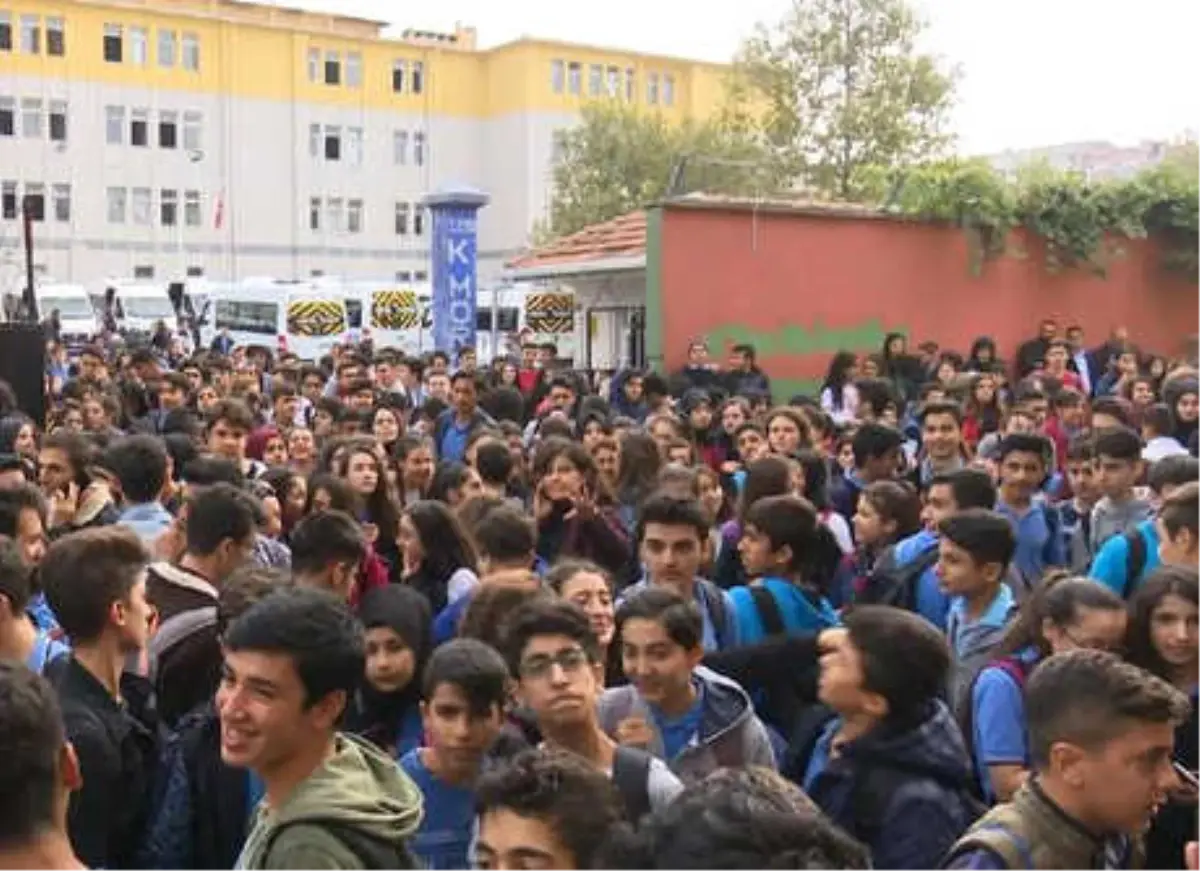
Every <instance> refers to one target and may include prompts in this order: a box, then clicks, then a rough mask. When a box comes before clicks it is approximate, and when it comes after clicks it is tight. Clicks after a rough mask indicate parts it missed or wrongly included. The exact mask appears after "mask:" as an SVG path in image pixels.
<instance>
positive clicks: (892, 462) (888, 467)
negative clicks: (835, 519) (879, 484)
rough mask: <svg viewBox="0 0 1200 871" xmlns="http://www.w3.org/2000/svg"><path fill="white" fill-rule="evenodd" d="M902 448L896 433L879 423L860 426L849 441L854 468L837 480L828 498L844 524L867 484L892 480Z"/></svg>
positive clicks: (850, 515) (854, 508)
mask: <svg viewBox="0 0 1200 871" xmlns="http://www.w3.org/2000/svg"><path fill="white" fill-rule="evenodd" d="M903 445H904V436H902V435H901V434H900V432H899V430H896V429H894V428H893V427H890V426H886V425H884V424H882V423H874V422H868V423H864V424H863V425H862V426H860V427H859V428H858V429H857V430H856V431H855V433H854V438H853V440H852V441H851V447H852V448H853V450H854V468H853V469H851V470H850V471H849V472H847V473H846V475H845V477H844V478H842V479H840V481H839V482H838V483H837V486H835V487H834V488H833V492H832V493H831V494H830V496H831V498H832V499H833V507H834V508H836V509H837V511H838V513H839V514H841V515H842V516H843V517H845V518H846V520H847V521H849V520H850V518H852V517H853V516H854V513H855V512H856V511H857V510H858V494H859V493H861V492H862V491H863V490H864V489H865V488H866V487H867V485H868V484H872V483H874V482H875V481H885V480H887V479H889V478H894V477H896V470H897V468H898V467H899V462H900V449H901V447H902V446H903Z"/></svg>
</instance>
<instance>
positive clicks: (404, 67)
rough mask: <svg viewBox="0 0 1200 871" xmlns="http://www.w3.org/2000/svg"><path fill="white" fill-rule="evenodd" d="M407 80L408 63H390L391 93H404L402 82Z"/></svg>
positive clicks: (398, 61)
mask: <svg viewBox="0 0 1200 871" xmlns="http://www.w3.org/2000/svg"><path fill="white" fill-rule="evenodd" d="M407 78H408V61H406V60H394V61H392V93H393V94H403V93H404V80H405V79H407Z"/></svg>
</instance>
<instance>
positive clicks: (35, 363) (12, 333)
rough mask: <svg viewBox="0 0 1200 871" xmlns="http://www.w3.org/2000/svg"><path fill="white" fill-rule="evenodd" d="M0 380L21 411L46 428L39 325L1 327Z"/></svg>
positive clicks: (43, 344)
mask: <svg viewBox="0 0 1200 871" xmlns="http://www.w3.org/2000/svg"><path fill="white" fill-rule="evenodd" d="M0 378H2V379H4V380H5V381H7V382H8V383H9V385H11V386H12V389H13V391H14V392H15V393H16V394H17V402H18V403H19V404H20V406H21V411H23V412H25V413H26V414H27V415H29V416H30V417H31V418H33V419H34V420H35V421H36V422H37V424H38V426H41V427H44V426H45V425H46V338H45V334H44V333H43V332H42V328H41V326H40V325H38V324H27V323H9V324H0Z"/></svg>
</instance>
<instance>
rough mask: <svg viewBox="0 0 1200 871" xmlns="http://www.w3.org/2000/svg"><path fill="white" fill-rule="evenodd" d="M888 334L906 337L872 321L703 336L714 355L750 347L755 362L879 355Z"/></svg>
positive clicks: (727, 329)
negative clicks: (838, 353)
mask: <svg viewBox="0 0 1200 871" xmlns="http://www.w3.org/2000/svg"><path fill="white" fill-rule="evenodd" d="M888 333H902V334H904V335H908V330H907V329H906V328H904V327H892V328H890V329H889V328H886V327H884V325H883V323H882V322H881V321H879V320H878V319H875V318H872V319H871V320H868V321H863V322H862V323H859V324H854V325H852V326H848V327H826V326H825V324H824V323H823V322H822V321H813V322H812V323H811V324H809V325H807V326H805V325H802V324H788V325H786V326H784V327H779V328H777V329H775V330H773V331H764V330H759V329H754V328H753V327H748V326H746V325H744V324H727V325H725V326H721V327H716V328H715V329H712V330H709V331H708V333H707V334H706V335H705V338H706V339H707V340H708V344H709V347H711V348H712V349H713V350H714V351H717V350H724V349H726V348H729V347H730V346H732V345H741V344H746V345H753V346H754V349H755V350H756V351H757V352H758V356H759V359H765V358H767V357H781V356H789V357H808V356H812V355H816V354H822V355H824V354H832V353H834V352H835V351H842V350H845V351H876V352H877V351H880V350H881V349H882V347H883V338H884V336H886V335H887V334H888Z"/></svg>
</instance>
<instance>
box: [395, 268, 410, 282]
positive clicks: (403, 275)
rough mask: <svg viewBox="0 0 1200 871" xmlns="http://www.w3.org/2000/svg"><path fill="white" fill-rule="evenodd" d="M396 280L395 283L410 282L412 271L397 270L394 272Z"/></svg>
mask: <svg viewBox="0 0 1200 871" xmlns="http://www.w3.org/2000/svg"><path fill="white" fill-rule="evenodd" d="M396 280H397V281H412V271H411V270H408V269H397V270H396Z"/></svg>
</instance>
